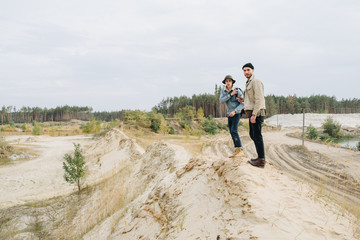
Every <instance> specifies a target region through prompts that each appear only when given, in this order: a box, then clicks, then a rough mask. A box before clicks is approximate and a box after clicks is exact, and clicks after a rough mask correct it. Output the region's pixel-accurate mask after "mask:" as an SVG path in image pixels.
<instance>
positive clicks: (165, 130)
mask: <svg viewBox="0 0 360 240" xmlns="http://www.w3.org/2000/svg"><path fill="white" fill-rule="evenodd" d="M158 132H159V133H162V134H167V133H169V132H170V129H169V128H168V126H167V123H166V121H165V119H161V123H160V126H159V131H158Z"/></svg>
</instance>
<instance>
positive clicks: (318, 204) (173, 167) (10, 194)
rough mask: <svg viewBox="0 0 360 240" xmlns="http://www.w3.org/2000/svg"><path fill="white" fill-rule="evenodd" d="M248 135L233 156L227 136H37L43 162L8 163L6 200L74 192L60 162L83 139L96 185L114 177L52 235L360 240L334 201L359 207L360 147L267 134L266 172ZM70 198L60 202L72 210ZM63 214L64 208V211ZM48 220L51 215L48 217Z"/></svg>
mask: <svg viewBox="0 0 360 240" xmlns="http://www.w3.org/2000/svg"><path fill="white" fill-rule="evenodd" d="M242 134H243V135H244V136H242V141H243V143H244V146H245V150H246V156H245V157H244V158H237V159H234V160H231V159H229V158H227V156H228V155H229V154H230V153H231V141H230V137H229V136H228V135H217V136H214V137H212V138H210V139H208V140H206V141H205V142H204V145H203V147H202V149H201V154H196V155H195V154H194V153H191V152H190V151H188V150H187V149H185V148H184V147H181V146H180V145H177V144H176V141H171V144H170V143H168V142H164V141H155V142H153V143H151V144H150V145H149V146H148V147H147V148H146V149H142V148H141V147H140V146H138V145H137V144H136V141H135V140H133V139H130V138H129V137H128V136H126V135H125V134H124V133H123V132H121V131H120V130H119V129H113V130H112V131H110V132H109V133H108V134H106V135H105V136H104V137H102V138H100V139H98V140H96V141H92V140H90V139H86V138H84V137H78V138H74V139H73V138H72V137H68V138H50V137H41V138H37V139H34V140H36V141H35V142H31V144H34V146H36V144H38V145H37V146H38V147H43V148H44V150H43V154H42V155H41V157H40V158H39V159H37V160H33V161H29V162H25V163H21V164H17V165H13V166H7V167H4V168H0V173H1V174H0V178H1V179H0V180H1V181H0V184H1V186H0V187H1V188H0V189H1V191H2V192H1V196H0V197H1V204H2V205H3V206H8V205H9V204H12V205H13V204H15V203H22V202H24V200H26V199H40V198H41V199H42V198H44V197H50V196H54V195H57V194H61V193H64V192H66V191H68V190H69V191H70V190H71V187H69V185H67V184H66V183H65V182H64V181H63V179H62V171H61V170H62V169H61V161H62V159H61V158H62V156H63V154H64V153H65V152H66V151H71V149H72V141H75V140H76V141H80V142H82V143H83V144H84V145H87V147H86V150H87V158H86V159H87V161H88V166H89V168H90V175H89V177H88V178H89V179H88V184H93V183H96V182H98V181H99V180H101V179H105V178H107V177H109V176H114V177H111V178H109V180H107V181H106V182H104V183H103V184H101V185H99V186H98V187H97V188H96V189H94V190H92V191H91V192H89V193H86V194H85V195H81V198H82V199H83V200H81V201H76V198H77V197H75V196H74V197H75V202H76V203H77V204H78V205H81V206H80V207H79V209H80V210H79V211H75V213H76V215H75V217H74V218H73V221H72V222H68V223H63V224H61V225H60V227H59V228H58V227H56V229H53V230H52V232H53V236H60V238H62V239H66V238H71V239H72V238H74V236H79V235H82V233H84V231H85V232H87V233H86V234H85V235H83V238H84V239H131V240H132V239H148V240H152V239H357V238H356V237H354V234H356V233H355V229H356V226H358V225H356V224H357V223H356V221H357V219H355V217H354V216H353V215H351V214H349V213H348V212H346V211H343V210H342V209H341V208H340V207H339V206H338V205H336V202H338V201H337V200H339V198H336V196H343V202H344V203H347V204H353V205H354V206H356V205H358V204H359V199H360V194H359V189H360V188H359V187H358V186H359V185H358V184H359V175H360V172H359V159H360V155H359V154H360V153H356V152H349V151H347V150H344V149H337V148H333V147H327V146H326V145H321V144H317V143H308V142H307V143H306V146H307V147H308V149H309V151H298V150H296V148H293V147H292V146H296V145H298V144H300V143H301V141H300V140H298V139H295V138H290V137H287V136H286V131H274V132H267V133H264V138H265V143H266V153H267V160H268V162H269V163H268V164H267V165H266V167H265V168H264V169H258V168H255V167H252V166H250V165H249V164H248V163H247V160H248V159H249V158H250V157H254V153H255V149H254V146H253V144H252V142H251V141H250V140H249V138H248V137H247V133H242ZM10 140H11V139H10ZM25 141H26V139H22V140H21V141H20V142H23V144H26V143H25ZM29 144H30V143H29ZM59 146H61V148H60V147H59ZM311 154H312V155H311ZM349 159H350V160H349ZM55 178H56V179H55ZM320 180H321V181H320ZM345 180H346V181H345ZM349 180H350V181H349ZM322 181H323V182H326V183H329V184H326V186H325V188H326V189H327V191H328V192H330V193H332V194H333V196H332V197H331V198H330V199H333V201H330V200H329V198H328V197H321V196H320V195H321V194H319V191H318V190H317V189H318V187H317V186H321V183H322ZM3 189H5V190H3ZM14 189H16V190H15V191H14ZM70 202H72V201H68V200H66V201H65V202H60V203H57V204H58V205H64V206H65V208H68V207H71V206H67V205H68V204H69V203H70ZM123 203H125V204H126V205H125V206H123V207H121V208H120V210H117V209H119V208H117V206H122V205H121V204H123ZM49 207H51V206H49ZM45 208H48V207H46V206H45ZM112 209H115V210H116V211H113V210H112ZM25 210H26V209H25ZM44 210H46V209H44ZM12 211H15V212H16V209H12V210H11V211H10V214H11V212H12ZM22 211H24V209H23V210H22ZM26 211H27V210H26ZM30 212H31V211H29V214H31V213H30ZM45 212H46V211H45ZM72 212H74V211H72ZM23 214H24V213H23ZM61 215H63V216H65V215H67V214H66V211H65V212H64V214H63V213H61V211H60V210H59V212H58V216H61ZM102 216H106V217H105V218H104V220H102V221H100V222H99V219H100V218H101V219H102ZM107 216H108V217H107ZM29 217H30V215H29ZM23 219H28V217H25V218H24V217H23V216H21V215H19V216H18V217H17V218H16V219H13V221H12V222H14V224H15V228H17V229H18V230H19V229H20V228H19V227H16V226H19V224H20V222H21V221H25V220H23ZM43 219H45V220H44V221H45V222H46V221H50V218H49V217H48V214H45V215H43ZM53 221H55V222H56V221H58V222H62V221H63V220H62V218H59V219H58V220H53ZM9 224H10V223H9ZM20 225H21V224H20ZM23 225H24V224H23ZM89 226H91V229H92V230H90V231H89ZM12 227H13V226H7V229H10V230H11V229H13V228H12ZM24 229H26V228H24ZM21 231H25V230H21ZM0 234H1V230H0ZM21 234H23V235H21ZM18 236H19V237H18V239H21V238H22V237H24V236H31V234H30V235H26V234H25V232H22V233H20V234H19V235H18ZM75 238H76V237H75ZM15 239H16V238H15ZM30 239H31V238H30Z"/></svg>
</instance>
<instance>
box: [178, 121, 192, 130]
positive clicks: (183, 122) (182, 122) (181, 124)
mask: <svg viewBox="0 0 360 240" xmlns="http://www.w3.org/2000/svg"><path fill="white" fill-rule="evenodd" d="M179 124H180V126H181V127H182V128H185V126H188V127H190V129H191V121H190V120H183V121H180V122H179Z"/></svg>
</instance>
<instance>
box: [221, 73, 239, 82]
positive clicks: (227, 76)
mask: <svg viewBox="0 0 360 240" xmlns="http://www.w3.org/2000/svg"><path fill="white" fill-rule="evenodd" d="M226 79H231V80H232V81H233V84H234V83H235V82H236V81H235V80H234V79H233V77H232V76H231V75H226V76H225V77H224V80H223V81H222V83H223V84H225V80H226Z"/></svg>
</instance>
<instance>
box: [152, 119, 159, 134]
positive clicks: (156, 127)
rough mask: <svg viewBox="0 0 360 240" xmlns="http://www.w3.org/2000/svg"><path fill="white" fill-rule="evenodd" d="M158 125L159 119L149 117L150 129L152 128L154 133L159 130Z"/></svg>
mask: <svg viewBox="0 0 360 240" xmlns="http://www.w3.org/2000/svg"><path fill="white" fill-rule="evenodd" d="M160 125H161V120H160V119H151V125H150V128H151V130H153V131H154V132H156V133H157V132H159V129H160Z"/></svg>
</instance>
